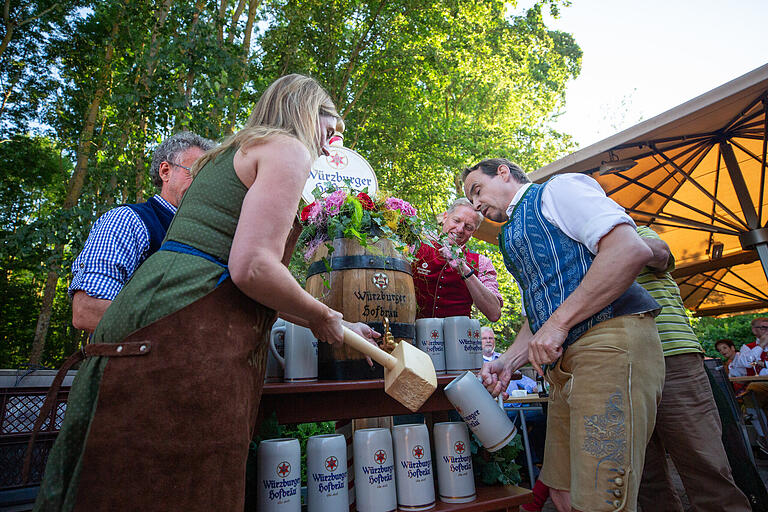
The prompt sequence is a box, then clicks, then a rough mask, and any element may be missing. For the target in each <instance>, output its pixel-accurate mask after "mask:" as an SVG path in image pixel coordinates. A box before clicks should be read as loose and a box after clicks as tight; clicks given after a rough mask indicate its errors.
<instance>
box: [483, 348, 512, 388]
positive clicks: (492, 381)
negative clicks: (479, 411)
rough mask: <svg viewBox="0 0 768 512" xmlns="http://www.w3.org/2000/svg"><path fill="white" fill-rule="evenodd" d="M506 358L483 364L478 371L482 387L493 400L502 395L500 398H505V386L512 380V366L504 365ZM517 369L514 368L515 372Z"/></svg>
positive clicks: (509, 364)
mask: <svg viewBox="0 0 768 512" xmlns="http://www.w3.org/2000/svg"><path fill="white" fill-rule="evenodd" d="M505 361H506V358H504V357H500V358H498V359H494V360H493V361H489V362H486V363H483V367H482V368H481V369H480V378H481V379H482V380H483V386H485V389H487V390H488V392H489V393H490V394H491V395H492V396H493V397H494V398H495V397H497V396H499V394H502V398H507V397H508V396H509V395H507V392H506V390H507V386H509V381H510V380H511V379H512V373H513V369H512V364H511V361H510V363H506V362H505ZM516 369H517V368H515V370H516Z"/></svg>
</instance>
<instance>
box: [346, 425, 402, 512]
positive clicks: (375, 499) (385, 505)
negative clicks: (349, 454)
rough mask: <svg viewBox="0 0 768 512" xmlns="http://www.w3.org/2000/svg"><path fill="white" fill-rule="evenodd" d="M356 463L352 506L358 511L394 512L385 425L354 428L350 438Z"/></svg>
mask: <svg viewBox="0 0 768 512" xmlns="http://www.w3.org/2000/svg"><path fill="white" fill-rule="evenodd" d="M352 444H353V447H354V464H355V507H356V508H357V511H358V512H394V510H396V509H397V491H396V490H395V465H394V462H395V457H394V455H395V454H394V453H393V452H392V434H390V432H389V429H387V428H363V429H360V430H356V431H355V434H354V438H353V440H352Z"/></svg>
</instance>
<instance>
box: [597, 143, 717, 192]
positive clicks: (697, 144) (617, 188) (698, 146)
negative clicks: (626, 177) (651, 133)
mask: <svg viewBox="0 0 768 512" xmlns="http://www.w3.org/2000/svg"><path fill="white" fill-rule="evenodd" d="M707 143H710V144H714V142H713V139H712V138H711V137H708V138H706V139H702V140H699V141H696V143H695V144H693V141H691V140H686V141H685V142H683V143H681V144H676V145H674V146H670V147H668V148H666V149H677V148H679V147H682V146H686V145H688V144H690V145H691V147H689V148H687V149H685V150H683V151H681V152H680V154H678V155H676V156H677V157H681V156H683V155H687V154H688V153H690V152H691V151H696V150H697V149H699V148H700V147H701V146H703V145H706V144H707ZM617 148H618V146H617V147H616V148H614V149H617ZM654 154H656V153H655V152H654V151H648V152H647V153H643V154H641V155H636V156H635V157H634V158H633V159H634V160H640V159H643V158H647V157H649V156H653V155H654ZM663 166H664V164H659V165H657V166H655V167H651V168H650V169H648V170H647V171H644V172H643V173H642V174H640V175H639V176H638V177H637V179H643V178H645V177H646V176H648V175H649V174H651V173H653V172H655V171H658V170H659V169H660V168H661V167H663ZM588 172H590V173H591V174H594V173H595V172H597V169H592V170H591V171H588ZM627 186H629V183H622V184H621V185H619V186H618V187H616V188H615V189H613V190H611V191H610V192H606V194H607V195H611V194H613V193H614V192H618V191H620V190H621V189H623V188H624V187H627Z"/></svg>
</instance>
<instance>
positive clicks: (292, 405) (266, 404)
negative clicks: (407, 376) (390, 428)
mask: <svg viewBox="0 0 768 512" xmlns="http://www.w3.org/2000/svg"><path fill="white" fill-rule="evenodd" d="M455 378H456V374H454V375H439V376H438V377H437V390H436V391H435V392H434V393H433V394H432V396H431V397H429V399H428V400H427V401H426V402H425V403H424V405H423V406H422V407H421V409H419V411H418V412H434V411H445V410H449V409H452V408H453V406H452V405H451V403H450V402H449V401H448V399H447V398H446V396H445V393H443V389H445V386H446V385H448V384H449V383H450V382H451V381H452V380H453V379H455ZM273 411H274V412H276V413H277V421H278V422H279V423H281V424H287V423H306V422H310V421H330V420H348V419H353V418H370V417H374V416H393V415H398V414H411V411H409V410H408V409H406V408H405V407H403V406H402V405H400V403H399V402H397V401H396V400H395V399H393V398H391V397H390V396H389V395H387V394H386V393H384V380H383V379H375V380H348V381H317V382H300V383H284V382H277V383H266V384H264V390H263V391H262V394H261V404H260V407H259V416H260V418H264V417H266V416H269V415H270V414H271V413H272V412H273Z"/></svg>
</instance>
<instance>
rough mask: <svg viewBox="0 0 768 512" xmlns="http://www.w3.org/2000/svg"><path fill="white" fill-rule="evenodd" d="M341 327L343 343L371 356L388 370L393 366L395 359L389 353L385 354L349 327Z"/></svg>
mask: <svg viewBox="0 0 768 512" xmlns="http://www.w3.org/2000/svg"><path fill="white" fill-rule="evenodd" d="M342 329H344V343H346V344H347V345H349V346H350V347H352V348H354V349H355V350H357V351H359V352H362V353H363V354H365V355H367V356H371V359H373V360H374V361H376V362H377V363H379V364H380V365H381V366H383V367H384V368H386V369H388V370H391V369H392V368H394V367H395V365H396V364H397V359H395V358H394V357H392V356H391V355H390V354H387V353H386V352H384V351H383V350H381V349H380V348H379V347H377V346H376V345H373V344H372V343H369V342H368V340H366V339H365V338H363V337H362V336H360V335H359V334H357V333H356V332H354V331H352V330H350V329H349V328H347V327H343V326H342Z"/></svg>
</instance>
